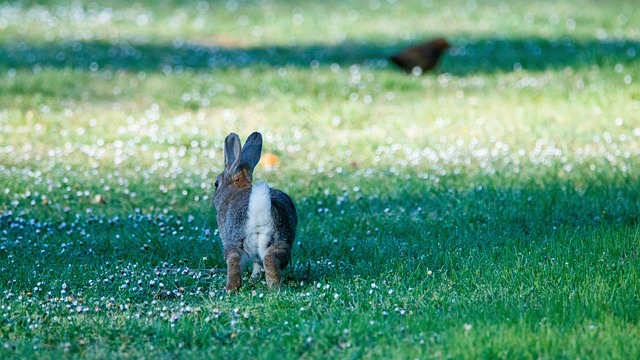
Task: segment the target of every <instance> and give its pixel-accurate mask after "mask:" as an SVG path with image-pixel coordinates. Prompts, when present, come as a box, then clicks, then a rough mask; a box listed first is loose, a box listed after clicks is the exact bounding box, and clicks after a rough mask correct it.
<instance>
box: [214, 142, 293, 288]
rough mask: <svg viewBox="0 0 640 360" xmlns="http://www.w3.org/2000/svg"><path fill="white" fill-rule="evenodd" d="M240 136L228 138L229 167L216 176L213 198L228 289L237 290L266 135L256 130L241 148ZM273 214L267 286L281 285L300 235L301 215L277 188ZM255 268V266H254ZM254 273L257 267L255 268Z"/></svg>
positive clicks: (272, 191) (266, 261) (272, 193)
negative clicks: (255, 174)
mask: <svg viewBox="0 0 640 360" xmlns="http://www.w3.org/2000/svg"><path fill="white" fill-rule="evenodd" d="M240 149H241V148H240V138H239V137H238V135H237V134H235V133H231V134H229V135H228V136H227V138H226V139H225V146H224V155H225V169H224V171H223V172H222V173H221V174H220V175H218V177H217V179H216V183H217V187H216V190H215V194H214V197H213V203H214V206H215V208H216V220H217V222H218V229H219V232H220V237H221V238H222V244H223V248H224V257H225V260H226V262H227V290H229V291H232V290H236V289H238V288H239V287H240V285H241V276H240V277H238V274H236V273H235V271H236V270H237V271H241V269H236V267H237V266H236V263H237V260H238V256H239V258H240V259H243V258H246V256H248V254H247V253H246V251H245V249H244V241H245V239H246V238H247V231H246V224H247V221H248V214H247V211H248V208H249V199H250V196H251V191H252V178H253V170H254V168H255V166H256V165H257V164H258V161H259V160H260V153H261V151H262V136H261V135H260V133H258V132H254V133H253V134H251V135H250V136H249V138H248V139H247V141H246V144H245V146H244V147H243V148H242V150H240ZM269 195H270V198H271V217H272V219H273V223H274V231H273V235H272V236H271V238H270V239H269V241H268V247H267V254H266V255H265V256H264V259H261V260H263V261H264V264H259V263H256V264H257V266H262V265H264V266H265V272H266V275H267V285H268V286H269V287H270V288H272V287H278V286H279V285H280V281H281V277H280V275H281V272H282V270H283V269H284V268H285V267H286V266H287V265H288V264H289V261H290V260H291V248H292V246H293V242H294V240H295V236H296V228H297V225H298V215H297V212H296V208H295V205H294V203H293V201H292V200H291V198H290V197H289V196H288V195H287V194H285V193H284V192H282V191H280V190H277V189H270V190H269ZM254 269H255V267H254ZM254 275H256V274H255V270H254Z"/></svg>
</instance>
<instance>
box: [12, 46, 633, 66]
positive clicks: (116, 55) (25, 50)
mask: <svg viewBox="0 0 640 360" xmlns="http://www.w3.org/2000/svg"><path fill="white" fill-rule="evenodd" d="M452 43H453V44H454V47H453V48H452V49H451V50H450V51H449V53H448V54H447V55H445V58H444V60H443V61H442V63H441V64H440V67H439V70H438V71H439V72H448V73H451V74H454V75H468V74H474V73H493V72H509V71H513V70H514V69H515V68H521V69H525V70H533V71H542V70H546V69H563V68H565V67H572V68H585V67H590V66H594V65H596V66H597V65H605V64H616V63H622V64H625V63H630V62H634V61H636V60H637V59H638V53H640V42H638V41H630V40H602V41H601V40H595V39H594V40H584V41H583V40H576V39H571V38H561V39H552V40H549V39H543V38H521V39H491V38H489V39H482V38H480V39H474V38H468V39H457V40H456V39H453V40H452ZM409 45H412V44H410V43H383V42H380V43H376V42H364V41H347V42H344V43H341V44H337V45H325V44H311V45H301V46H265V47H252V48H237V47H223V46H205V45H200V44H193V43H187V42H184V41H178V40H176V41H174V42H173V43H161V44H154V43H135V42H129V41H120V42H114V43H112V42H108V41H69V42H55V43H46V44H42V43H38V44H31V43H27V42H24V41H16V42H4V43H0V68H5V69H11V68H13V69H32V68H34V67H35V68H37V67H40V68H43V67H44V68H72V69H77V70H89V71H100V70H112V71H117V70H123V71H145V72H164V73H171V72H180V71H185V70H192V71H205V70H215V69H234V68H248V67H281V66H295V67H302V68H304V67H323V66H330V65H333V64H337V65H340V66H350V65H353V64H359V65H361V66H367V67H371V68H385V67H387V66H391V65H389V64H388V63H387V61H386V60H385V59H386V58H387V57H388V56H390V55H391V54H393V53H395V52H396V51H398V50H400V49H402V48H404V47H406V46H409Z"/></svg>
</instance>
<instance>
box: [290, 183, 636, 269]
mask: <svg viewBox="0 0 640 360" xmlns="http://www.w3.org/2000/svg"><path fill="white" fill-rule="evenodd" d="M468 182H469V185H468V186H464V187H461V188H456V187H455V186H453V187H450V188H444V189H440V190H434V189H429V188H427V187H426V186H425V185H424V184H419V183H416V182H415V181H412V182H407V183H406V184H405V185H404V186H403V185H401V184H399V185H400V188H399V189H398V191H396V192H394V193H392V194H386V195H383V194H381V195H380V197H377V196H374V197H373V199H372V198H370V197H369V196H368V195H367V194H364V196H363V199H362V200H358V201H350V202H348V203H345V204H344V205H343V207H342V208H343V209H350V210H349V211H346V212H345V213H344V214H342V215H338V214H340V213H341V209H340V208H335V209H332V208H330V209H329V211H328V212H326V213H325V214H322V213H318V211H316V209H315V208H314V207H313V204H315V203H317V202H318V201H320V200H324V203H325V204H326V203H328V202H330V201H327V200H326V199H323V198H322V196H319V198H313V197H309V198H308V199H307V201H308V202H309V204H310V206H311V209H310V210H307V212H306V213H305V211H304V207H305V206H304V205H303V210H302V211H301V212H300V213H301V217H302V220H301V223H302V224H305V225H304V226H306V229H303V230H302V232H301V235H302V236H301V237H302V239H300V240H299V241H300V242H301V243H302V244H303V245H302V247H301V248H299V249H298V250H299V251H298V254H297V257H298V259H299V261H300V264H299V266H298V268H296V271H295V273H294V274H295V275H294V277H297V278H300V279H303V280H305V281H307V280H310V281H327V280H329V279H333V278H340V277H344V276H362V277H365V278H367V277H373V278H375V277H376V276H377V274H380V273H384V272H393V273H397V272H402V269H405V268H408V269H413V270H408V271H409V273H412V274H415V276H418V277H419V276H423V275H424V274H425V273H427V271H428V270H434V271H435V270H438V269H439V270H442V271H445V272H449V271H451V270H455V269H456V268H457V267H459V266H461V264H464V263H465V261H466V263H467V264H468V263H469V259H484V260H487V259H489V260H487V261H489V262H491V261H493V260H490V258H491V257H492V256H495V254H496V253H498V254H502V255H500V256H505V255H504V254H511V255H513V254H517V253H525V254H526V253H533V254H536V256H538V255H540V256H541V257H544V256H548V258H549V259H551V258H552V257H554V256H555V254H556V253H563V254H580V253H584V254H601V253H603V252H606V253H607V254H608V255H611V256H613V257H616V256H631V257H633V258H637V256H638V253H637V252H634V253H633V254H623V253H624V251H625V250H624V249H623V248H624V245H622V242H621V243H620V244H617V245H610V244H605V243H600V241H602V240H601V239H600V238H602V237H604V236H603V234H607V236H611V237H614V238H615V236H613V235H611V234H615V233H620V234H627V236H630V235H629V234H636V235H633V236H637V231H638V226H639V224H640V186H639V185H638V184H637V178H633V177H630V178H625V179H620V180H611V181H605V182H602V183H600V184H597V183H595V182H594V183H593V184H589V185H587V186H586V187H584V186H575V184H573V183H572V182H569V181H560V180H558V182H557V183H556V182H553V183H548V184H545V185H544V186H541V185H536V184H529V185H527V184H516V185H513V186H480V185H478V186H473V185H471V184H474V183H477V182H476V181H474V180H473V179H468ZM369 195H375V194H369ZM594 234H600V235H594ZM614 248H615V249H617V251H619V253H616V251H613V250H612V249H614ZM496 249H500V250H496ZM545 254H546V255H545ZM514 256H515V255H514ZM465 259H466V260H465ZM484 260H483V261H484Z"/></svg>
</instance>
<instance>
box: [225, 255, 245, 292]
mask: <svg viewBox="0 0 640 360" xmlns="http://www.w3.org/2000/svg"><path fill="white" fill-rule="evenodd" d="M241 272H242V267H241V264H240V254H238V253H236V252H233V253H230V254H229V255H227V287H226V290H227V291H235V290H238V289H239V288H240V286H242V273H241Z"/></svg>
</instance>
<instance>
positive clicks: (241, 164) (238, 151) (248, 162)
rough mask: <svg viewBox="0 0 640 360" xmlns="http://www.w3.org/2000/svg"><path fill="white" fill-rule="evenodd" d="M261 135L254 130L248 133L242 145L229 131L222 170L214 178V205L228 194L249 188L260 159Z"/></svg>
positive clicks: (217, 204)
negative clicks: (242, 145)
mask: <svg viewBox="0 0 640 360" xmlns="http://www.w3.org/2000/svg"><path fill="white" fill-rule="evenodd" d="M261 152H262V135H260V133H258V132H254V133H253V134H251V135H249V137H248V138H247V142H246V143H245V144H244V147H241V145H240V137H239V136H238V134H236V133H230V134H229V135H227V137H226V139H225V140H224V171H222V173H221V174H220V175H218V177H217V178H216V183H215V187H216V189H215V194H214V205H215V207H216V208H218V207H219V206H220V205H222V203H223V202H224V201H225V199H227V198H228V197H229V196H233V194H235V193H238V192H239V191H240V190H242V189H247V188H251V186H252V180H253V169H254V168H255V167H256V165H257V164H258V162H259V161H260V153H261Z"/></svg>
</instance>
